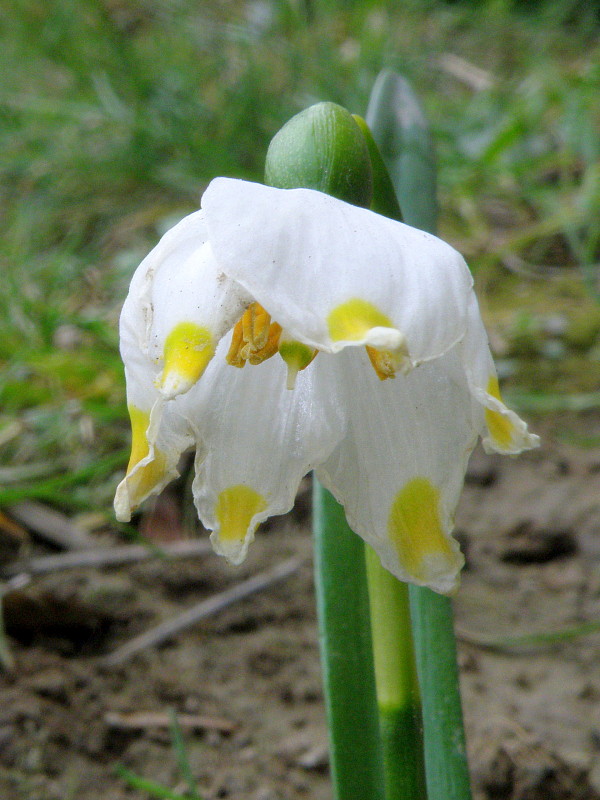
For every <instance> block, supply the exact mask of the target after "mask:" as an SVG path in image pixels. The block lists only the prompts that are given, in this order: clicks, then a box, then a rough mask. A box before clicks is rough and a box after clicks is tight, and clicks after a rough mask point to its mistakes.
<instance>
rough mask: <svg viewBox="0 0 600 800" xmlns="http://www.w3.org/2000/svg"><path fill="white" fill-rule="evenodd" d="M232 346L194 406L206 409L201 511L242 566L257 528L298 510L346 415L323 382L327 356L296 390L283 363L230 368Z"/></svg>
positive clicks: (199, 468)
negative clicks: (299, 495) (307, 480)
mask: <svg viewBox="0 0 600 800" xmlns="http://www.w3.org/2000/svg"><path fill="white" fill-rule="evenodd" d="M229 339H230V337H229V336H228V337H225V339H224V340H223V342H222V344H221V346H220V347H219V349H218V350H217V354H216V356H215V359H214V360H213V362H212V363H211V364H210V366H209V367H208V369H207V371H206V373H205V375H204V376H203V378H202V380H201V381H200V382H199V383H198V385H197V386H196V387H195V388H194V389H193V390H192V392H190V393H189V395H187V396H186V399H187V398H188V397H189V400H190V402H192V401H193V402H194V404H195V407H196V409H198V408H202V409H203V411H202V413H201V414H200V415H199V416H198V417H197V422H198V425H199V431H198V437H199V439H200V441H201V442H202V446H201V448H200V449H199V450H198V455H197V460H196V478H195V480H194V484H193V491H194V498H195V503H196V507H197V509H198V513H199V516H200V519H201V520H202V522H203V523H204V525H205V526H206V527H207V528H209V529H211V530H213V533H212V535H211V540H212V542H213V545H214V547H215V550H216V551H217V552H218V553H220V554H222V555H225V556H226V557H227V558H228V559H229V560H230V561H232V562H233V563H240V562H241V561H242V560H243V558H244V557H245V555H246V551H247V548H248V545H249V543H250V542H251V541H252V539H253V537H254V531H255V529H256V527H257V525H258V524H259V523H260V522H261V521H263V520H264V519H266V518H267V517H269V516H272V515H274V514H283V513H285V512H287V511H289V510H290V508H292V506H293V504H294V499H295V496H296V492H297V489H298V485H299V483H300V480H301V479H302V477H303V476H304V475H305V474H306V473H307V472H308V471H309V470H310V469H312V468H313V467H314V466H315V465H316V464H318V463H320V462H322V461H323V460H325V459H326V458H327V456H328V455H329V453H330V452H331V451H332V450H333V448H334V446H335V445H336V444H337V442H338V441H339V440H340V439H341V438H342V436H343V435H344V422H343V419H344V416H343V414H342V413H341V411H340V410H339V408H338V407H337V405H336V403H337V399H336V398H335V396H332V395H331V394H330V393H329V392H328V391H327V390H328V388H329V386H328V384H327V383H326V382H325V381H323V380H322V379H321V378H322V371H323V368H324V365H323V364H322V363H321V364H319V361H320V359H321V358H322V356H319V357H318V358H317V359H316V361H315V362H314V363H313V364H311V365H310V367H308V368H307V369H306V370H303V371H301V372H299V373H298V375H297V377H296V382H295V386H294V388H293V389H291V390H290V389H287V388H286V383H287V367H286V365H285V363H284V362H283V360H282V359H281V358H279V357H278V356H275V357H273V358H271V359H269V360H267V361H265V362H263V363H262V364H259V365H256V366H249V365H248V366H246V367H244V368H243V369H236V368H234V367H230V366H228V365H227V364H226V363H225V360H224V353H225V351H226V347H227V346H228V344H229ZM323 358H326V357H325V356H323Z"/></svg>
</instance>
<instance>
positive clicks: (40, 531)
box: [6, 500, 97, 550]
mask: <svg viewBox="0 0 600 800" xmlns="http://www.w3.org/2000/svg"><path fill="white" fill-rule="evenodd" d="M6 511H7V512H8V513H9V514H10V516H11V517H13V519H16V520H17V522H19V523H21V525H24V526H25V527H26V528H29V529H30V530H31V531H33V533H35V534H36V536H38V537H39V538H41V539H44V540H45V541H46V542H49V543H50V544H53V545H54V546H55V547H60V548H62V549H63V550H80V549H84V548H87V547H96V546H97V544H96V542H95V541H94V539H93V537H91V536H90V535H89V534H88V533H87V532H86V531H84V530H83V528H80V527H79V526H78V525H76V524H75V523H74V522H73V521H72V520H70V519H69V517H67V516H65V515H64V514H61V513H60V511H56V509H54V508H50V507H49V506H46V505H44V504H43V503H38V502H36V501H35V500H23V501H21V502H20V503H14V504H13V505H11V506H8V508H7V509H6Z"/></svg>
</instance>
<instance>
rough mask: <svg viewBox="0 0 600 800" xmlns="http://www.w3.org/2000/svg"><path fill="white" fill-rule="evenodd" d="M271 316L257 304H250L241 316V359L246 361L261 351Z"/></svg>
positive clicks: (267, 333)
mask: <svg viewBox="0 0 600 800" xmlns="http://www.w3.org/2000/svg"><path fill="white" fill-rule="evenodd" d="M270 326H271V315H270V314H269V313H267V312H266V311H265V309H264V308H263V307H262V306H261V305H260V304H259V303H252V305H250V306H248V308H247V309H246V310H245V311H244V313H243V314H242V331H243V335H244V343H245V344H244V347H243V348H242V357H243V358H245V359H246V360H248V359H249V358H250V356H251V355H252V354H253V353H257V352H259V351H260V350H262V349H263V347H264V346H265V345H266V343H267V340H268V338H269V328H270Z"/></svg>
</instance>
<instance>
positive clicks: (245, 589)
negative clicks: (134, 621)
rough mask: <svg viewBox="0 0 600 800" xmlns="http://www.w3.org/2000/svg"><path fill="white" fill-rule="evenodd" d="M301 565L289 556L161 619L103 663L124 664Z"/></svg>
mask: <svg viewBox="0 0 600 800" xmlns="http://www.w3.org/2000/svg"><path fill="white" fill-rule="evenodd" d="M301 564H302V561H301V560H300V559H299V558H289V559H287V560H286V561H282V562H281V563H280V564H278V565H277V566H275V567H272V568H271V569H268V570H266V571H265V572H260V573H259V574H258V575H254V576H253V577H252V578H248V580H245V581H242V583H238V584H236V585H235V586H232V587H231V589H226V590H225V591H224V592H220V593H219V594H216V595H214V596H213V597H209V598H208V599H207V600H203V601H202V602H201V603H198V604H197V605H195V606H192V608H189V609H187V611H184V612H183V613H181V614H178V615H177V616H175V617H171V618H170V619H167V620H165V621H164V622H161V623H160V625H157V626H156V627H155V628H151V629H150V630H149V631H146V633H142V634H140V636H136V637H134V638H133V639H131V640H130V641H129V642H127V643H126V644H124V645H123V646H122V647H119V648H117V650H115V651H113V652H112V653H110V654H109V655H108V656H105V657H104V658H102V659H101V663H102V664H103V665H105V666H108V667H114V666H116V665H117V664H122V663H123V662H124V661H127V660H128V659H130V658H131V657H132V656H134V655H135V654H136V653H139V652H140V651H141V650H146V649H147V648H149V647H155V646H156V645H158V644H161V643H163V642H165V641H167V640H168V639H171V638H172V637H173V636H175V634H177V633H179V632H180V631H182V630H185V629H186V628H189V627H191V626H192V625H195V624H196V623H197V622H199V621H200V620H201V619H205V618H206V617H209V616H211V615H212V614H216V613H217V612H218V611H222V610H223V609H225V608H227V607H228V606H230V605H233V604H234V603H237V602H238V601H239V600H243V599H244V598H246V597H248V596H249V595H251V594H254V593H256V592H260V591H262V590H263V589H267V588H268V587H269V586H272V585H273V584H274V583H277V582H278V581H281V580H283V579H284V578H287V577H289V576H290V575H291V574H292V573H293V572H295V571H296V570H297V569H298V568H299V567H300V566H301Z"/></svg>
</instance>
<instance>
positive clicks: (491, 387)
mask: <svg viewBox="0 0 600 800" xmlns="http://www.w3.org/2000/svg"><path fill="white" fill-rule="evenodd" d="M486 391H487V393H488V394H491V395H492V397H494V398H496V400H500V402H502V398H501V396H500V387H499V385H498V378H497V377H496V376H495V375H491V376H490V379H489V380H488V384H487V388H486ZM485 421H486V424H487V427H488V431H489V432H490V436H491V438H492V441H493V442H494V444H496V445H497V446H498V447H499V448H500V449H501V450H507V449H509V448H510V446H511V443H512V440H513V436H514V432H515V426H514V425H513V423H512V421H511V419H510V418H509V417H508V416H506V415H505V414H501V413H500V412H499V411H494V410H493V409H491V408H486V409H485Z"/></svg>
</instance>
